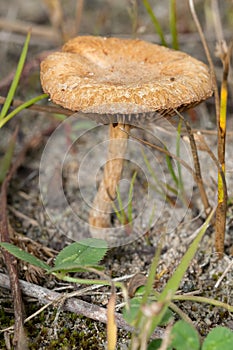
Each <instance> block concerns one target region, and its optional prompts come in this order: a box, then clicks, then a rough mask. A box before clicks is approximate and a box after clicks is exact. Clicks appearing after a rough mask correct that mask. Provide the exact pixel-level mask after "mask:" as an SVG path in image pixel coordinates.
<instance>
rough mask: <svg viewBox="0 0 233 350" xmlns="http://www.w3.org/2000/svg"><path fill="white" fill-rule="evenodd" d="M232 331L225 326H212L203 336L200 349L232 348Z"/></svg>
mask: <svg viewBox="0 0 233 350" xmlns="http://www.w3.org/2000/svg"><path fill="white" fill-rule="evenodd" d="M232 349H233V332H232V331H231V330H230V329H229V328H226V327H220V326H219V327H216V328H214V329H213V330H212V331H211V332H210V333H209V334H208V335H207V337H206V338H205V340H204V342H203V345H202V350H232Z"/></svg>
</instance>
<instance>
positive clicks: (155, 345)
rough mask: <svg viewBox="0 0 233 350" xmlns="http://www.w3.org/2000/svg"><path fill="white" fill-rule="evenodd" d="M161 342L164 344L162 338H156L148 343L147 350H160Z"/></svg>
mask: <svg viewBox="0 0 233 350" xmlns="http://www.w3.org/2000/svg"><path fill="white" fill-rule="evenodd" d="M161 344H162V339H154V340H152V342H150V344H149V345H148V348H147V350H158V349H160V347H161Z"/></svg>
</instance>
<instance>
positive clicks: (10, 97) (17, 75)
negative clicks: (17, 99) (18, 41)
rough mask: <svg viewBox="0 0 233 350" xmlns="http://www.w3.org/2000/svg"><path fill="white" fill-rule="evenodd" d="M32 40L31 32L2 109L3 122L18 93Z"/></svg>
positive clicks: (1, 117)
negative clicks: (16, 92)
mask: <svg viewBox="0 0 233 350" xmlns="http://www.w3.org/2000/svg"><path fill="white" fill-rule="evenodd" d="M30 38H31V33H30V32H29V33H28V35H27V37H26V40H25V43H24V46H23V49H22V52H21V55H20V58H19V62H18V66H17V69H16V72H15V76H14V79H13V81H12V83H11V87H10V89H9V91H8V94H7V98H6V101H5V103H4V105H3V107H2V111H1V113H0V120H2V119H3V118H4V117H5V116H6V114H7V111H8V109H9V107H10V105H11V102H12V100H13V98H14V95H15V91H16V88H17V86H18V83H19V79H20V76H21V73H22V70H23V66H24V63H25V60H26V56H27V52H28V45H29V41H30Z"/></svg>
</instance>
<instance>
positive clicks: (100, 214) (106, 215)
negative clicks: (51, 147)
mask: <svg viewBox="0 0 233 350" xmlns="http://www.w3.org/2000/svg"><path fill="white" fill-rule="evenodd" d="M122 129H124V131H125V132H124V131H122ZM129 130H130V125H124V124H120V123H119V124H117V125H114V124H110V127H109V131H110V135H109V137H110V139H109V148H108V156H107V162H106V164H105V167H104V176H103V180H102V181H101V183H100V185H99V188H98V192H97V194H96V196H95V199H94V202H93V208H92V210H91V211H90V216H89V224H90V226H91V229H90V230H91V233H92V234H93V235H95V236H96V237H97V236H98V235H100V236H101V237H102V238H103V234H104V232H103V231H102V230H101V229H102V228H109V227H110V226H111V225H110V213H111V211H112V202H113V200H114V199H115V196H116V189H117V185H118V182H119V181H120V178H121V173H122V169H123V164H124V155H125V152H126V148H127V141H128V132H129Z"/></svg>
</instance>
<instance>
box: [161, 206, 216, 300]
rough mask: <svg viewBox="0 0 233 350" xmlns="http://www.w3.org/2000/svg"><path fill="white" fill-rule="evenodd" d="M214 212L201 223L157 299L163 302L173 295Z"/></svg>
mask: <svg viewBox="0 0 233 350" xmlns="http://www.w3.org/2000/svg"><path fill="white" fill-rule="evenodd" d="M214 212H215V210H212V211H211V213H210V214H209V216H208V218H207V219H206V221H205V223H204V224H203V225H202V227H201V229H200V230H199V232H198V234H197V236H196V238H195V239H194V240H193V242H192V243H191V245H190V246H189V248H188V250H187V252H186V253H185V255H184V256H183V258H182V259H181V262H180V264H179V265H178V267H177V269H176V270H175V272H174V273H173V274H172V277H171V278H170V279H169V281H168V282H167V284H166V286H165V288H164V289H163V291H162V293H161V294H160V297H159V301H161V302H163V301H164V300H166V298H167V295H170V298H171V299H172V297H173V296H174V295H175V293H176V291H177V290H178V288H179V285H180V282H181V280H182V278H183V276H184V274H185V272H186V271H187V269H188V267H189V264H190V262H191V260H192V259H193V257H194V255H195V254H196V252H197V249H198V246H199V243H200V241H201V239H202V237H203V236H204V234H205V232H206V230H207V228H208V226H209V222H210V220H211V218H212V216H213V214H214Z"/></svg>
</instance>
